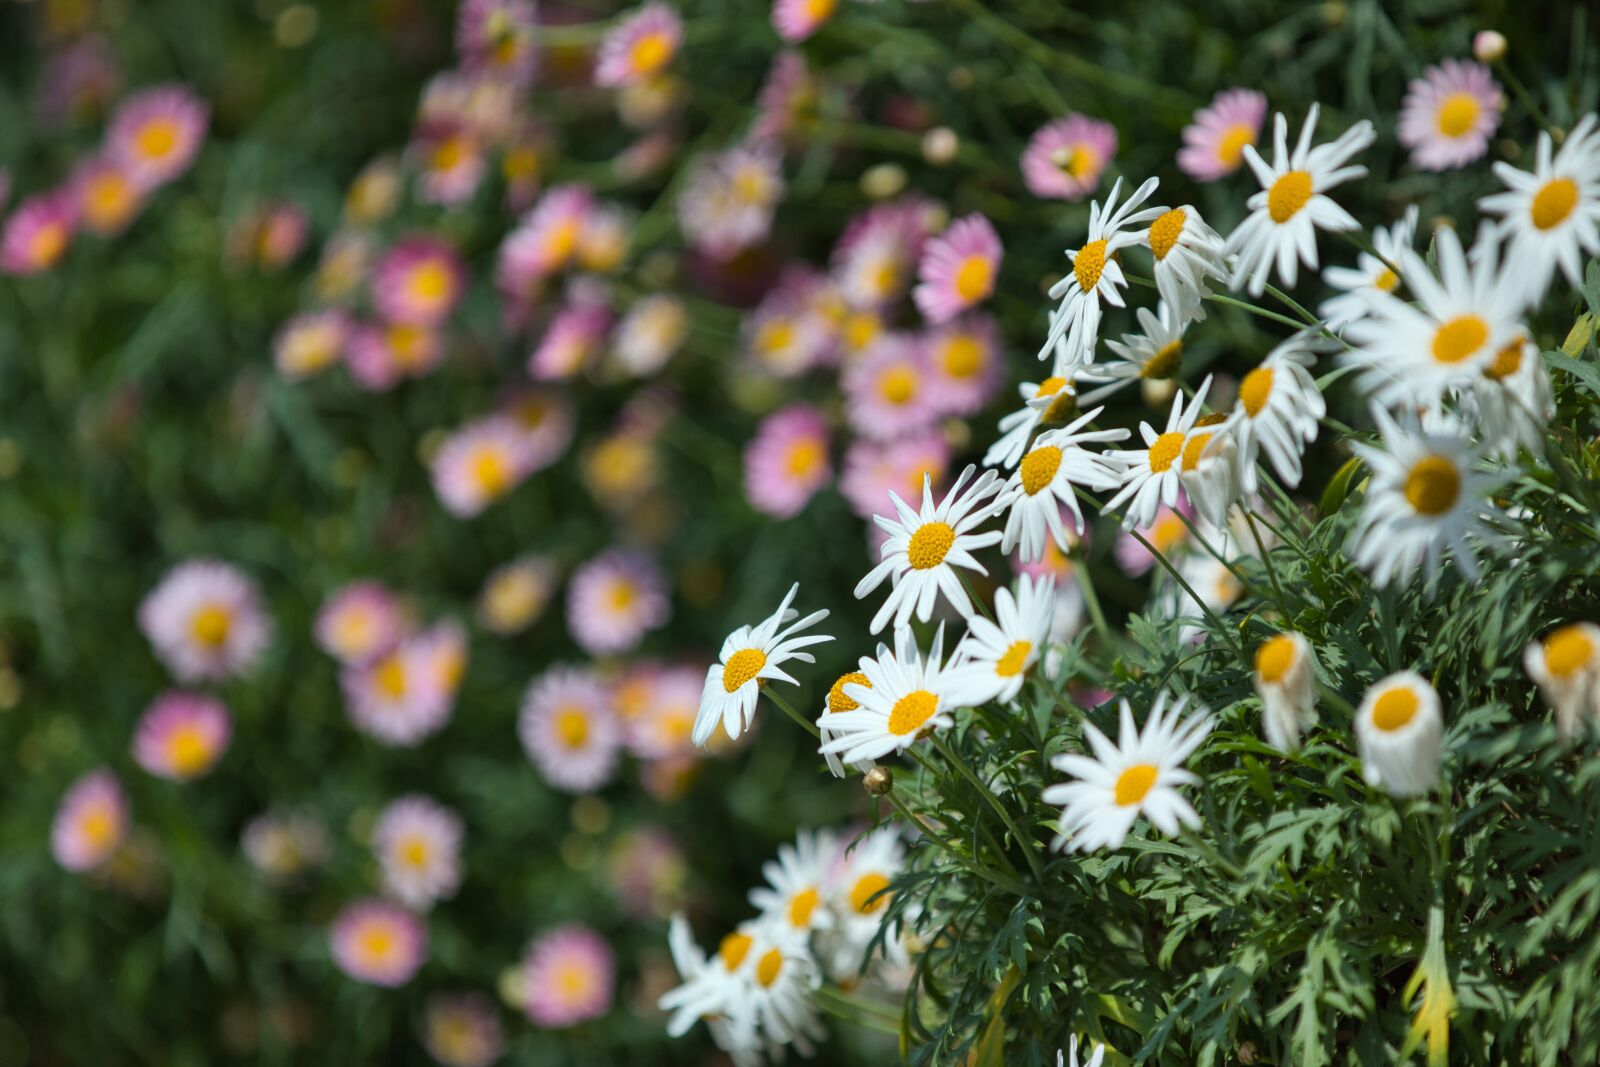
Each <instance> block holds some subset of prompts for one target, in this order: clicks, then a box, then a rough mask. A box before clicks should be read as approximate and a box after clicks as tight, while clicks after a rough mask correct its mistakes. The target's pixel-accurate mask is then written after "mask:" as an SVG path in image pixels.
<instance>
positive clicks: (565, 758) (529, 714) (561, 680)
mask: <svg viewBox="0 0 1600 1067" xmlns="http://www.w3.org/2000/svg"><path fill="white" fill-rule="evenodd" d="M517 736H518V737H519V738H520V739H521V741H522V748H523V751H525V752H526V753H527V754H528V759H529V760H530V761H531V762H532V763H533V765H534V766H535V767H537V768H538V770H539V773H540V774H541V775H543V776H544V779H545V781H547V782H549V783H550V785H552V786H553V787H555V788H556V789H560V790H562V791H563V792H567V793H592V792H594V791H595V790H597V789H599V788H600V787H601V786H603V785H605V784H606V782H608V781H610V780H611V776H612V774H613V773H614V772H615V771H616V767H617V749H618V747H619V746H620V745H621V743H622V728H621V724H620V723H619V722H618V721H617V715H616V712H615V711H614V710H613V709H612V706H611V700H610V696H609V694H608V693H607V692H606V687H605V686H604V685H603V684H602V683H601V681H600V679H599V678H597V677H596V676H595V675H594V673H593V672H592V671H588V670H582V669H579V668H576V667H552V668H550V669H549V670H547V671H545V672H544V673H543V674H541V675H539V676H537V677H536V678H534V679H533V681H532V682H530V683H529V685H528V691H527V693H526V694H525V695H524V696H523V698H522V710H521V712H520V714H519V715H518V716H517Z"/></svg>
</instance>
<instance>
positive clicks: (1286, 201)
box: [1267, 170, 1311, 226]
mask: <svg viewBox="0 0 1600 1067" xmlns="http://www.w3.org/2000/svg"><path fill="white" fill-rule="evenodd" d="M1310 199H1311V175H1309V174H1307V173H1306V172H1305V171H1303V170H1291V171H1289V172H1288V173H1286V174H1284V175H1283V176H1282V177H1281V178H1279V179H1278V180H1277V181H1275V182H1273V183H1272V188H1271V189H1268V190H1267V214H1269V215H1271V216H1272V221H1273V222H1276V223H1277V224H1278V225H1280V226H1282V225H1283V224H1284V223H1286V222H1288V221H1289V220H1290V219H1292V218H1294V217H1295V215H1297V214H1298V213H1299V212H1300V209H1301V208H1303V207H1305V206H1306V202H1307V201H1308V200H1310Z"/></svg>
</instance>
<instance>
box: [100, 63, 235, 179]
mask: <svg viewBox="0 0 1600 1067" xmlns="http://www.w3.org/2000/svg"><path fill="white" fill-rule="evenodd" d="M210 121H211V109H210V108H208V107H207V106H206V103H205V101H203V100H201V99H200V98H199V97H198V96H196V95H195V93H194V91H193V90H192V89H190V88H188V87H187V86H183V85H160V86H156V87H155V88H153V89H145V90H144V91H142V92H139V93H136V94H134V95H133V96H130V97H128V99H126V100H124V101H123V102H122V104H121V105H120V106H119V107H118V108H117V112H116V114H115V115H113V116H111V121H110V122H109V123H108V124H107V126H106V147H107V150H108V151H109V153H110V154H111V156H112V158H114V159H115V160H116V161H117V162H118V163H120V164H122V165H123V166H124V167H126V168H128V171H129V173H130V174H131V175H132V176H133V179H134V181H135V182H136V183H137V184H138V185H139V186H140V187H142V188H146V189H148V188H151V187H152V186H157V185H165V184H167V183H168V182H170V181H172V180H174V179H175V178H177V177H179V176H180V175H182V174H183V172H184V171H186V170H188V169H189V167H190V166H191V165H192V164H193V163H194V158H195V156H197V155H198V154H199V153H200V146H201V145H202V144H203V143H204V142H205V139H206V127H207V125H209V123H210Z"/></svg>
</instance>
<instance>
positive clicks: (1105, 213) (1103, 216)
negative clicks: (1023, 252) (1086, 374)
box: [1039, 178, 1162, 373]
mask: <svg viewBox="0 0 1600 1067" xmlns="http://www.w3.org/2000/svg"><path fill="white" fill-rule="evenodd" d="M1158 184H1159V183H1158V182H1157V181H1156V179H1155V178H1149V179H1146V181H1145V183H1144V184H1143V185H1141V186H1139V188H1137V189H1135V190H1134V191H1133V195H1132V196H1130V197H1128V199H1127V200H1126V201H1124V202H1123V203H1122V204H1121V205H1120V206H1119V205H1118V204H1117V194H1118V193H1119V192H1121V190H1122V179H1121V178H1118V179H1117V180H1116V182H1115V183H1114V184H1113V185H1112V186H1111V193H1110V194H1109V195H1108V196H1107V197H1106V201H1105V204H1104V205H1101V204H1099V203H1092V204H1090V205H1089V234H1088V240H1087V241H1085V242H1084V243H1083V246H1082V247H1081V248H1079V249H1078V250H1077V251H1076V252H1068V253H1067V258H1068V259H1070V260H1071V261H1072V272H1071V273H1070V274H1068V275H1067V276H1066V277H1065V278H1063V279H1061V280H1060V281H1059V282H1057V283H1056V284H1055V285H1052V286H1051V287H1050V299H1052V300H1060V301H1061V305H1060V307H1059V308H1057V314H1056V316H1055V318H1054V319H1053V320H1052V321H1051V323H1050V333H1049V335H1048V336H1047V337H1046V338H1045V342H1044V346H1043V347H1041V348H1040V349H1039V358H1040V359H1045V358H1046V357H1047V356H1048V355H1049V354H1050V353H1051V352H1052V351H1055V352H1056V362H1057V367H1058V373H1059V371H1060V369H1061V368H1062V367H1078V366H1081V365H1083V364H1085V363H1092V362H1093V361H1094V345H1095V341H1096V340H1097V339H1098V338H1099V336H1100V301H1101V300H1105V301H1106V302H1107V303H1110V304H1114V305H1116V306H1117V307H1122V306H1123V303H1122V294H1121V293H1120V292H1118V290H1119V289H1125V288H1127V285H1128V280H1127V279H1126V278H1125V277H1124V276H1123V274H1122V267H1121V266H1119V265H1118V264H1117V260H1116V254H1117V253H1118V252H1119V251H1121V250H1122V249H1124V248H1130V247H1132V246H1133V245H1136V244H1139V243H1141V241H1140V237H1139V235H1138V234H1135V233H1130V232H1127V229H1126V228H1127V227H1132V226H1137V225H1138V224H1139V223H1141V222H1148V221H1150V220H1151V219H1153V218H1155V217H1156V216H1157V215H1160V214H1161V212H1162V209H1161V208H1147V209H1145V210H1143V211H1139V210H1137V208H1138V207H1139V205H1140V204H1142V203H1144V202H1145V201H1146V200H1148V199H1149V198H1150V194H1151V193H1153V192H1155V191H1156V186H1157V185H1158ZM1058 342H1064V346H1063V347H1062V349H1061V350H1059V351H1056V349H1057V344H1058Z"/></svg>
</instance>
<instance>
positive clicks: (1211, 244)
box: [1144, 204, 1227, 321]
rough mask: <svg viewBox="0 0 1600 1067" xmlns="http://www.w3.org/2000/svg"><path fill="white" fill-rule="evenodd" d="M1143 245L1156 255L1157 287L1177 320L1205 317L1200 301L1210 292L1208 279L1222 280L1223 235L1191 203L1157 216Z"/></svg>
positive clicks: (1224, 273) (1146, 233) (1146, 234)
mask: <svg viewBox="0 0 1600 1067" xmlns="http://www.w3.org/2000/svg"><path fill="white" fill-rule="evenodd" d="M1144 244H1145V246H1146V247H1148V248H1149V249H1150V254H1151V255H1152V256H1153V257H1154V258H1155V275H1156V288H1157V289H1158V290H1159V291H1160V293H1161V299H1162V301H1163V302H1165V303H1166V304H1168V305H1169V306H1171V307H1172V308H1173V309H1174V310H1175V311H1177V312H1178V316H1179V320H1180V321H1188V320H1190V319H1196V320H1198V319H1204V318H1205V317H1206V309H1205V304H1204V303H1203V301H1204V300H1205V298H1206V297H1207V296H1210V295H1211V288H1210V286H1208V285H1207V284H1206V281H1207V280H1208V279H1210V278H1215V279H1217V280H1218V281H1222V280H1224V279H1225V278H1226V277H1227V270H1226V268H1225V267H1224V266H1223V262H1222V238H1221V237H1220V236H1218V234H1217V231H1216V230H1213V229H1212V228H1211V227H1210V226H1208V225H1206V220H1205V219H1203V218H1201V217H1200V212H1199V211H1197V210H1196V209H1195V207H1194V205H1193V204H1183V205H1181V206H1179V207H1175V208H1171V209H1168V210H1166V211H1163V212H1162V213H1161V214H1160V215H1157V216H1156V218H1155V221H1154V222H1152V223H1150V229H1149V230H1147V231H1145V235H1144Z"/></svg>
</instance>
